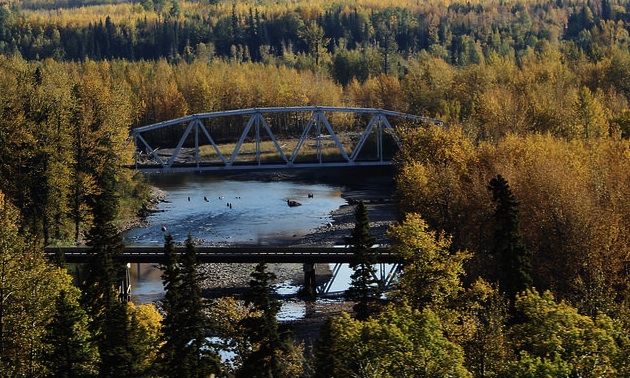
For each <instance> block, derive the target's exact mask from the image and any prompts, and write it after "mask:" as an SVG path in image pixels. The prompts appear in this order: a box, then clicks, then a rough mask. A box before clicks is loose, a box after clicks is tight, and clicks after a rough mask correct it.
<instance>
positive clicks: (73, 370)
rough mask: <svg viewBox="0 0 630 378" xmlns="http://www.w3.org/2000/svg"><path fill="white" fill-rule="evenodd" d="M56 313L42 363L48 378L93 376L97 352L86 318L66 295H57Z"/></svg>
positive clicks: (75, 303)
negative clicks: (43, 362) (48, 372)
mask: <svg viewBox="0 0 630 378" xmlns="http://www.w3.org/2000/svg"><path fill="white" fill-rule="evenodd" d="M55 310H56V313H55V315H54V316H53V318H52V321H51V322H50V324H49V325H48V327H47V328H48V335H47V336H46V339H45V341H46V344H48V345H49V349H47V351H46V353H45V360H46V361H47V362H48V368H49V370H50V375H51V376H54V377H60V378H73V377H77V378H78V377H94V376H96V374H97V373H98V350H97V348H96V346H95V345H94V344H93V343H92V340H91V339H92V335H91V334H90V331H89V329H88V317H87V314H86V313H85V311H84V310H83V309H82V308H81V306H80V305H79V303H78V301H77V299H76V298H75V297H73V296H72V295H70V294H69V293H68V292H66V291H62V292H60V293H59V296H58V297H57V299H56V301H55Z"/></svg>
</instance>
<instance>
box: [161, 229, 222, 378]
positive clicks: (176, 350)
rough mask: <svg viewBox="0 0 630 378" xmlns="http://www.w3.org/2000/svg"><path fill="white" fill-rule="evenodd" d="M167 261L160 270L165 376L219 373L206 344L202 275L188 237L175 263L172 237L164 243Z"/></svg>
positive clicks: (218, 366) (216, 359)
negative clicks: (181, 253) (183, 249)
mask: <svg viewBox="0 0 630 378" xmlns="http://www.w3.org/2000/svg"><path fill="white" fill-rule="evenodd" d="M164 252H165V257H166V261H165V264H164V265H163V266H162V267H161V269H162V271H163V275H162V277H163V282H164V287H165V288H166V290H167V292H166V296H165V298H164V310H165V311H166V317H165V318H164V337H165V339H166V343H165V344H164V346H163V347H162V356H163V357H162V358H163V368H164V374H165V375H166V376H168V377H206V376H208V375H210V374H211V373H215V374H218V373H219V372H220V359H219V357H218V355H217V354H216V353H215V352H214V348H213V345H212V344H211V343H210V342H209V341H208V337H207V334H206V333H207V329H208V324H209V320H208V316H207V314H206V313H205V302H204V299H203V297H202V295H201V281H202V279H203V277H202V275H201V274H200V273H199V271H198V267H197V257H196V254H197V252H196V249H195V246H194V244H193V241H192V237H191V236H190V235H189V236H188V239H186V252H185V253H184V255H183V256H182V258H181V261H178V257H177V255H176V253H175V247H174V244H173V238H172V237H171V235H166V237H165V243H164Z"/></svg>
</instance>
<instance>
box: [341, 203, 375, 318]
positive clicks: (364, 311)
mask: <svg viewBox="0 0 630 378" xmlns="http://www.w3.org/2000/svg"><path fill="white" fill-rule="evenodd" d="M354 216H355V225H354V229H353V230H352V233H351V235H350V238H349V239H348V243H349V244H350V246H351V248H352V253H353V254H354V259H355V260H354V261H353V262H351V263H350V264H349V266H350V268H351V269H352V270H353V273H352V275H350V287H349V288H348V290H347V291H346V293H345V295H346V298H348V299H350V300H354V301H357V303H356V304H355V305H354V311H355V314H356V317H357V319H360V320H365V319H367V318H368V317H369V316H370V315H371V314H372V313H373V312H375V310H376V309H375V304H376V303H375V302H376V301H377V300H378V299H379V296H380V290H379V282H378V280H377V279H376V278H375V277H376V268H375V267H374V264H376V262H377V261H376V257H377V256H376V253H375V252H374V251H373V250H372V246H373V245H374V243H375V241H376V238H375V237H373V236H372V235H370V219H369V217H368V211H367V208H366V207H365V204H364V203H363V202H362V201H361V202H359V204H358V205H357V207H356V208H355V210H354Z"/></svg>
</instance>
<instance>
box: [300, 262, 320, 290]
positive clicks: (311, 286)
mask: <svg viewBox="0 0 630 378" xmlns="http://www.w3.org/2000/svg"><path fill="white" fill-rule="evenodd" d="M302 270H303V271H304V294H305V295H306V296H308V297H310V298H315V295H316V294H317V279H316V276H315V264H314V263H304V264H303V265H302Z"/></svg>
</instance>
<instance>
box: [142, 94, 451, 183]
mask: <svg viewBox="0 0 630 378" xmlns="http://www.w3.org/2000/svg"><path fill="white" fill-rule="evenodd" d="M426 124H439V125H442V124H443V122H442V121H440V120H438V119H432V118H427V117H421V116H416V115H411V114H405V113H400V112H394V111H389V110H382V109H372V108H344V107H323V106H302V107H275V108H252V109H238V110H226V111H219V112H212V113H200V114H193V115H189V116H185V117H181V118H177V119H173V120H169V121H164V122H160V123H156V124H152V125H147V126H143V127H138V128H135V129H133V130H132V131H131V134H130V137H131V139H132V140H133V141H134V143H135V146H136V155H135V168H136V169H138V170H140V171H142V172H146V173H153V172H187V171H188V172H190V171H195V172H198V171H230V170H239V169H240V170H244V169H250V170H251V169H256V170H258V169H286V168H313V167H352V166H378V165H390V164H391V163H392V157H393V155H394V153H395V152H396V151H397V150H398V149H399V148H400V139H399V137H398V135H397V131H396V130H397V128H398V127H402V128H404V127H416V126H418V125H426ZM175 141H176V143H175Z"/></svg>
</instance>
